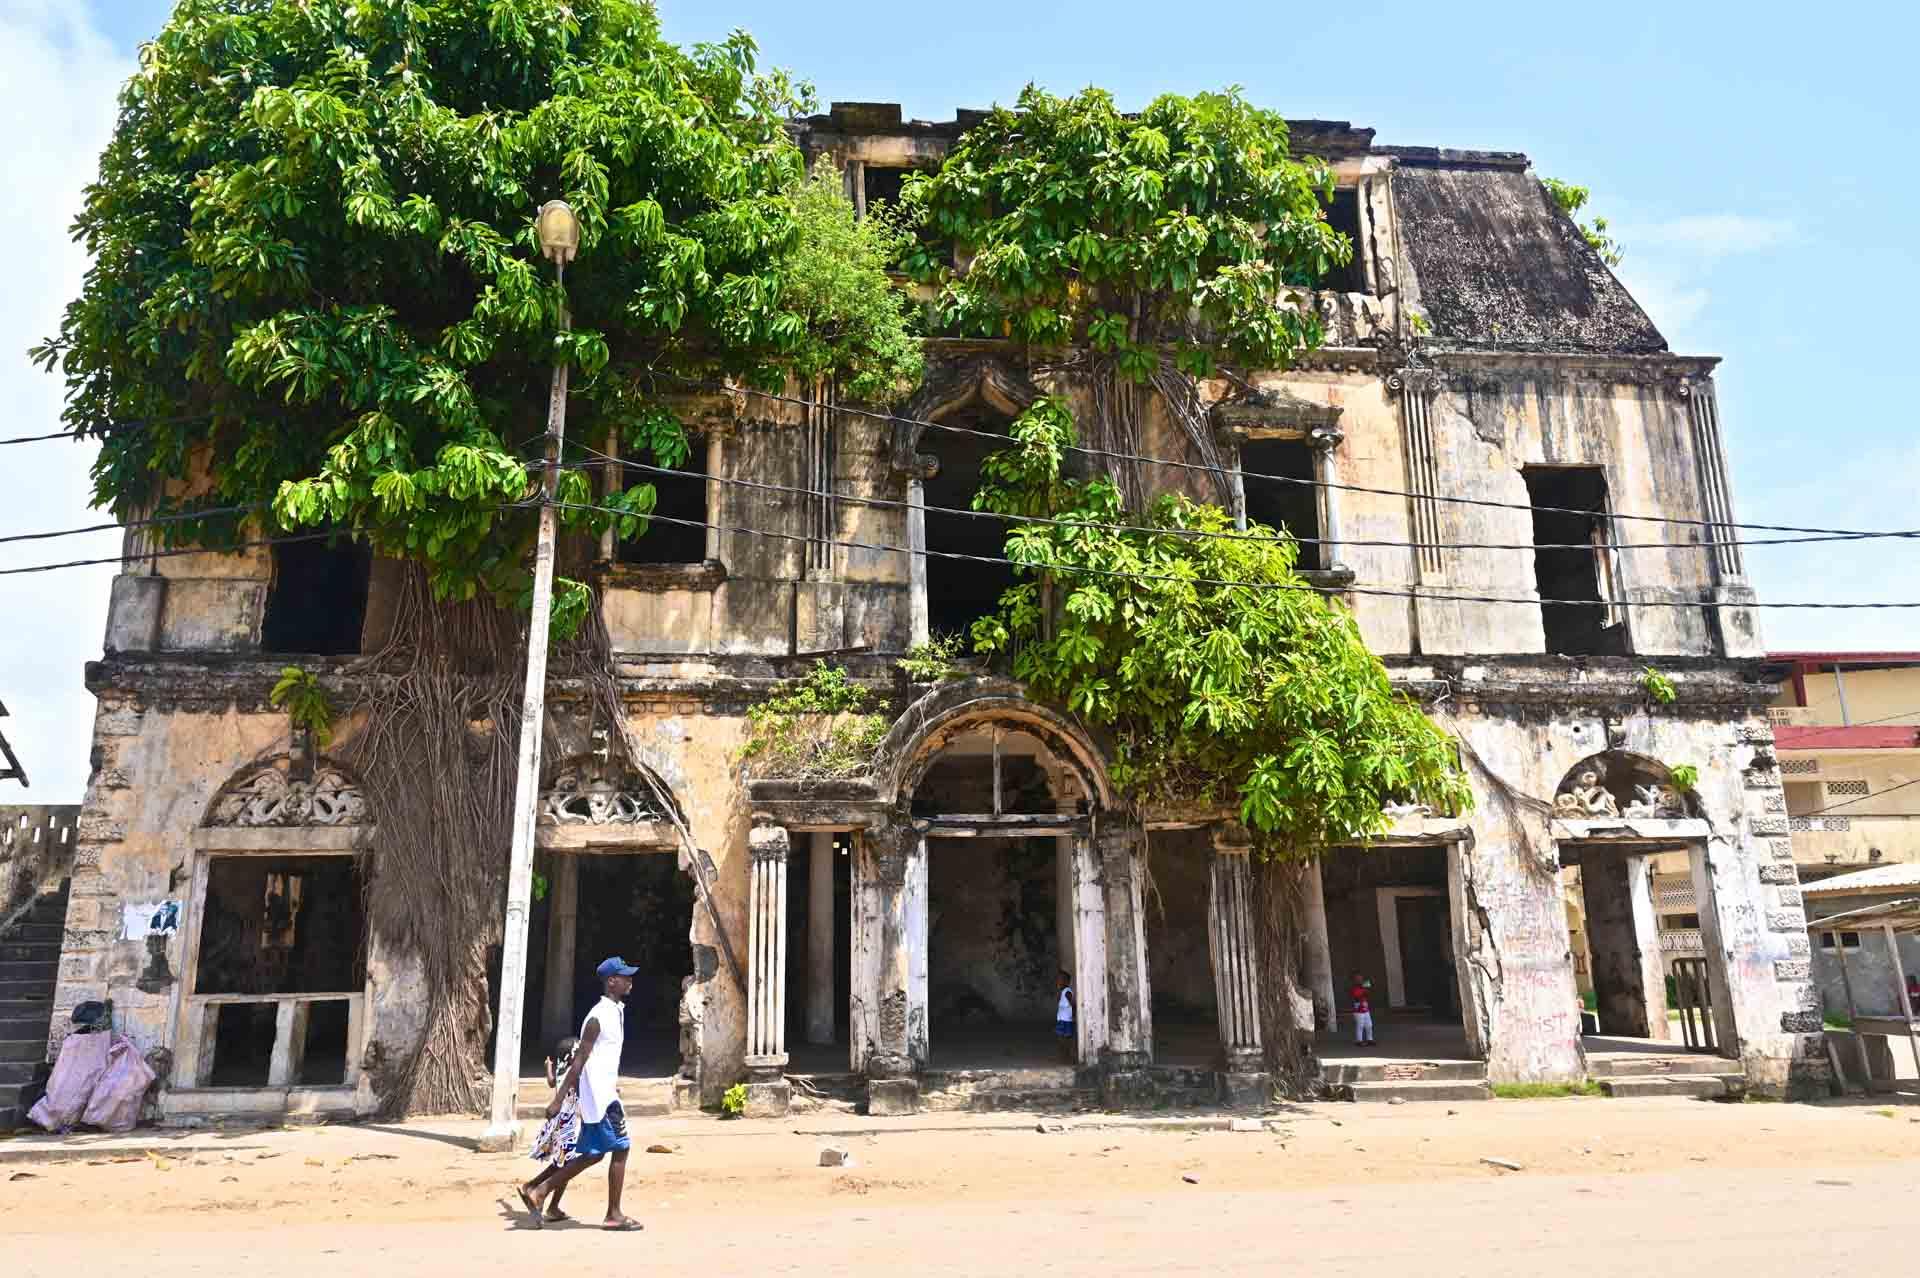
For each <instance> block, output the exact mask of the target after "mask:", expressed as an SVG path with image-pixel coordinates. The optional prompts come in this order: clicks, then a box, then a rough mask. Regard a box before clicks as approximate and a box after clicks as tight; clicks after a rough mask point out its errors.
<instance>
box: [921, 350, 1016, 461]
mask: <svg viewBox="0 0 1920 1278" xmlns="http://www.w3.org/2000/svg"><path fill="white" fill-rule="evenodd" d="M1040 393H1041V392H1040V388H1039V387H1038V386H1036V385H1035V384H1034V382H1033V379H1032V378H1030V377H1028V376H1027V375H1026V373H1025V372H1023V371H1021V370H1018V369H1015V368H1014V367H1013V366H1011V365H1010V364H1008V363H1007V362H1006V361H1005V360H1002V359H996V358H993V357H992V356H986V355H981V356H976V357H975V358H973V359H968V360H962V361H960V362H958V363H955V364H953V365H950V366H943V367H942V368H940V369H937V370H936V369H930V370H929V374H928V377H927V379H926V381H925V382H923V383H922V384H921V387H920V389H919V390H918V391H917V392H915V394H914V396H913V398H912V399H910V400H908V401H907V406H906V407H905V408H904V409H902V410H901V411H900V418H899V419H896V420H895V422H894V425H893V468H894V469H895V470H896V471H900V472H903V473H905V474H908V475H914V476H917V477H919V478H922V479H926V478H930V477H931V476H933V475H934V474H936V473H938V470H939V465H940V463H939V460H938V459H937V458H935V457H933V456H931V455H928V454H923V453H922V452H921V451H920V441H921V439H922V437H923V436H924V435H925V432H926V430H927V426H926V423H927V422H930V421H932V422H937V421H942V420H944V419H945V418H946V417H948V416H950V415H951V414H953V413H956V412H959V411H961V410H963V409H967V408H973V407H986V408H990V409H992V410H993V411H994V412H997V413H1000V414H1002V415H1004V416H1006V417H1009V418H1012V417H1018V416H1019V415H1020V414H1021V413H1023V412H1025V411H1026V410H1027V408H1028V407H1029V406H1030V405H1032V403H1033V402H1034V401H1035V400H1037V399H1039V398H1040Z"/></svg>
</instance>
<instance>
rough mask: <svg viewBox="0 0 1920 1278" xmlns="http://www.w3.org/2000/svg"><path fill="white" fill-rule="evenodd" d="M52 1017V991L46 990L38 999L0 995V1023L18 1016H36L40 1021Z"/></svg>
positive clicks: (25, 996)
mask: <svg viewBox="0 0 1920 1278" xmlns="http://www.w3.org/2000/svg"><path fill="white" fill-rule="evenodd" d="M52 1015H53V991H51V990H48V991H46V992H45V993H43V994H41V995H39V996H38V997H32V996H27V995H22V996H19V997H15V996H12V995H6V994H0V1021H4V1020H11V1019H13V1018H15V1017H20V1016H38V1017H40V1018H41V1019H42V1020H45V1019H46V1018H48V1017H50V1016H52Z"/></svg>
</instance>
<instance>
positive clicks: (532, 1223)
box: [514, 1185, 545, 1229]
mask: <svg viewBox="0 0 1920 1278" xmlns="http://www.w3.org/2000/svg"><path fill="white" fill-rule="evenodd" d="M514 1192H515V1193H516V1194H519V1195H520V1204H521V1205H522V1206H523V1207H525V1208H526V1209H527V1224H528V1226H529V1227H530V1228H533V1229H543V1228H545V1222H544V1221H542V1220H541V1219H540V1209H539V1208H538V1207H536V1206H535V1205H534V1202H533V1195H532V1194H529V1193H528V1192H527V1187H526V1186H525V1185H518V1186H516V1187H515V1188H514Z"/></svg>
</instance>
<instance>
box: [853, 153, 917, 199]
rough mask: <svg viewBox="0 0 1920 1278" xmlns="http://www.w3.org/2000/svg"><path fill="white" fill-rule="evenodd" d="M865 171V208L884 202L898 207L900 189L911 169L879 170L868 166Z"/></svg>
mask: <svg viewBox="0 0 1920 1278" xmlns="http://www.w3.org/2000/svg"><path fill="white" fill-rule="evenodd" d="M864 167H865V169H866V193H867V201H866V207H868V208H872V207H873V206H874V205H876V204H879V203H882V202H885V203H887V204H891V205H894V206H895V207H898V206H899V204H900V188H901V187H902V186H903V185H905V183H906V180H907V175H908V174H909V173H911V172H913V170H912V169H893V168H880V167H876V166H875V165H872V164H869V165H866V166H864Z"/></svg>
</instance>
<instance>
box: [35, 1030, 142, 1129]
mask: <svg viewBox="0 0 1920 1278" xmlns="http://www.w3.org/2000/svg"><path fill="white" fill-rule="evenodd" d="M153 1080H154V1073H153V1069H152V1067H150V1066H149V1065H148V1064H147V1062H146V1058H145V1057H143V1056H141V1054H140V1049H139V1048H138V1047H136V1046H134V1042H133V1040H132V1039H130V1038H128V1037H127V1036H126V1035H125V1034H119V1033H115V1032H114V1031H112V1030H106V1029H103V1030H99V1031H96V1032H93V1033H76V1034H69V1035H68V1036H67V1039H66V1041H65V1042H64V1043H62V1044H61V1045H60V1059H59V1060H57V1061H55V1062H54V1065H53V1074H52V1075H51V1076H50V1077H49V1078H48V1079H47V1092H46V1095H44V1096H42V1097H41V1098H40V1099H39V1101H38V1102H37V1103H36V1104H35V1105H34V1107H33V1108H32V1109H30V1110H28V1111H27V1119H28V1121H30V1122H32V1123H33V1124H34V1125H35V1126H37V1127H40V1128H42V1129H44V1130H46V1131H50V1132H56V1133H58V1132H68V1131H72V1130H73V1129H74V1128H75V1127H78V1126H82V1125H84V1126H87V1127H97V1128H99V1129H100V1130H102V1131H109V1132H130V1131H132V1130H133V1126H134V1124H135V1123H137V1122H139V1121H140V1102H141V1100H142V1099H143V1098H144V1097H145V1096H146V1094H147V1088H148V1087H150V1086H152V1084H153Z"/></svg>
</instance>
